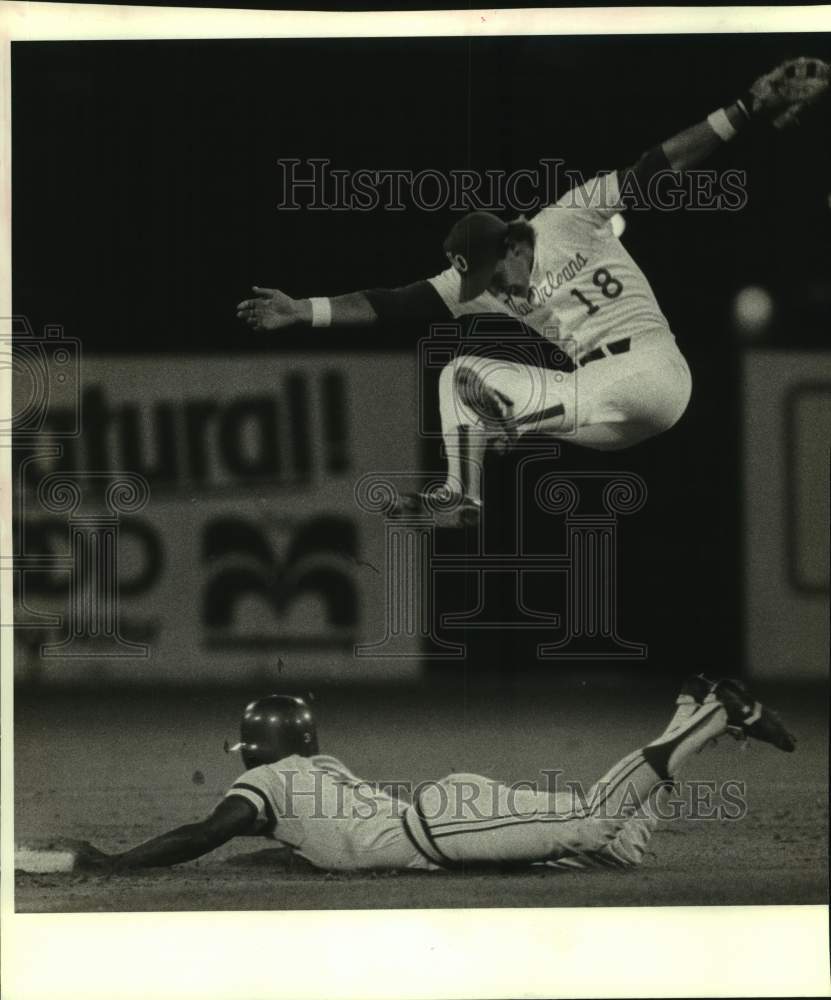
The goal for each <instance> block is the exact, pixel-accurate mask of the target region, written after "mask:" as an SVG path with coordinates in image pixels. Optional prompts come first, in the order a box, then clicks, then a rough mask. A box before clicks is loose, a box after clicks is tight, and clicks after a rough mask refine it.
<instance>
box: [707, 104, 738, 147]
mask: <svg viewBox="0 0 831 1000" xmlns="http://www.w3.org/2000/svg"><path fill="white" fill-rule="evenodd" d="M707 124H708V125H709V126H710V128H711V129H712V130H713V131H714V132H715V133H716V135H717V136H718V137H719V139H721V141H722V142H729V141H730V140H731V139H732V138H733V136H734V135H736V134H737V133H736V129H735V128H733V126H732V124H731V123H730V119H729V118H728V117H727V112H726V111H725V110H724V108H719V109H718V111H714V112H713V113H712V114H711V115H707Z"/></svg>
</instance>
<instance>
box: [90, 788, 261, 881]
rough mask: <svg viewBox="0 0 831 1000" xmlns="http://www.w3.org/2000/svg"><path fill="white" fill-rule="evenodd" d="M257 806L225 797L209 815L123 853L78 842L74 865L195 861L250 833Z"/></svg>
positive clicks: (105, 869)
mask: <svg viewBox="0 0 831 1000" xmlns="http://www.w3.org/2000/svg"><path fill="white" fill-rule="evenodd" d="M256 820H257V809H256V807H255V806H254V805H252V804H251V802H249V801H248V800H247V799H244V798H242V797H241V796H239V795H230V796H228V797H227V798H224V799H223V800H222V801H221V802H220V803H219V805H218V806H217V807H216V809H214V811H213V812H212V813H211V815H210V816H208V817H207V819H204V820H202V821H201V822H200V823H188V824H187V825H186V826H180V827H177V828H176V829H175V830H170V831H168V832H167V833H163V834H162V835H161V836H159V837H154V838H153V839H152V840H148V841H146V842H145V843H144V844H139V846H138V847H134V848H133V849H132V850H129V851H125V852H124V853H123V854H104V853H103V852H102V851H99V850H97V849H96V848H94V847H92V846H91V845H90V844H83V843H78V844H77V845H75V866H76V869H78V870H81V871H90V872H101V873H102V874H103V873H107V874H111V873H115V872H122V871H129V870H131V869H134V868H163V867H167V866H168V865H178V864H181V863H182V862H183V861H192V860H193V859H194V858H199V857H201V856H202V855H203V854H208V853H209V852H210V851H213V850H216V848H217V847H220V846H221V845H222V844H224V843H226V842H227V841H229V840H231V838H232V837H239V836H244V835H245V834H248V833H251V832H252V831H253V829H254V827H255V825H256Z"/></svg>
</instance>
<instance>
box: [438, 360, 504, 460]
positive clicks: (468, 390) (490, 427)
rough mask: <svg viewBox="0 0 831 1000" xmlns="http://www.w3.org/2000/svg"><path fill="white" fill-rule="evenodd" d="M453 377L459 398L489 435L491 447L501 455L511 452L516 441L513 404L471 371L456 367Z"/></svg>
mask: <svg viewBox="0 0 831 1000" xmlns="http://www.w3.org/2000/svg"><path fill="white" fill-rule="evenodd" d="M454 378H455V382H456V392H457V393H458V395H459V399H460V400H461V402H462V403H463V404H464V405H465V406H467V407H469V408H470V409H471V410H473V412H474V413H475V414H476V416H477V417H479V419H480V420H481V421H482V424H483V426H484V427H485V429H486V430H487V431H489V432H491V433H492V435H493V445H494V448H495V449H496V450H497V451H499V452H502V453H503V454H504V453H505V452H506V451H510V449H511V448H513V447H514V445H515V444H516V442H517V438H518V434H517V429H516V423H515V422H514V419H513V417H514V404H513V401H512V400H511V399H509V398H508V397H507V396H506V395H505V394H504V393H501V392H500V391H499V390H498V389H494V388H492V387H491V386H489V385H488V384H487V382H486V381H485V380H484V379H483V378H482V377H481V376H480V375H479V374H478V373H477V372H476V371H475V370H474V369H473V368H468V367H466V366H463V367H459V368H457V369H456V372H455V375H454Z"/></svg>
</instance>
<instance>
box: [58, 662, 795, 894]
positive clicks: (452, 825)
mask: <svg viewBox="0 0 831 1000" xmlns="http://www.w3.org/2000/svg"><path fill="white" fill-rule="evenodd" d="M728 732H729V733H731V734H732V735H734V736H736V737H737V738H738V739H742V740H746V739H754V740H760V741H762V742H766V743H771V744H773V746H775V747H777V748H779V749H780V750H783V751H786V752H791V751H792V750H793V749H794V746H795V741H794V738H793V737H792V736H791V735H790V733H788V732H787V730H786V729H785V728H784V726H783V725H782V723H781V721H780V720H779V718H778V716H777V715H776V714H775V713H773V712H771V711H770V710H769V709H767V708H765V707H764V706H763V705H761V704H760V703H759V702H757V701H755V700H754V699H753V697H752V696H751V695H750V694H749V693H748V691H747V690H746V688H745V687H744V686H743V685H742V684H741V683H739V682H737V681H730V680H722V681H718V682H712V681H708V680H707V679H706V678H704V677H702V676H696V677H692V678H689V679H688V680H687V681H686V682H685V683H684V685H683V687H682V690H681V693H680V695H679V696H678V698H677V700H676V707H675V711H674V713H673V715H672V718H671V719H670V722H669V724H668V725H667V727H666V729H665V730H664V731H663V732H662V733H661V734H660V735H659V736H658V737H657V739H655V740H653V741H652V742H651V743H649V744H648V745H647V746H645V747H643V748H642V749H639V750H635V751H634V752H633V753H630V754H628V755H627V756H626V757H624V758H623V759H622V760H620V761H618V762H617V763H616V764H615V765H614V766H613V767H612V768H611V769H610V770H609V771H608V772H607V773H606V774H605V775H604V776H603V777H602V778H601V779H600V781H599V782H597V784H596V785H594V786H593V787H592V788H591V789H590V791H589V793H588V795H587V796H585V797H580V796H579V795H577V796H576V797H575V795H574V794H573V790H569V791H555V792H551V791H548V790H542V791H540V790H538V789H535V788H528V787H518V786H508V785H505V784H502V783H500V782H498V781H492V780H490V779H488V778H485V777H483V776H482V775H476V774H451V775H449V776H448V777H446V778H443V779H442V780H441V781H437V782H427V783H422V784H421V785H419V786H418V787H417V789H416V791H415V793H414V794H413V796H412V801H409V802H406V801H404V798H403V797H396V796H394V795H392V794H390V793H389V792H388V791H385V790H384V788H383V787H382V786H378V785H376V784H371V783H369V782H367V781H362V780H361V779H360V778H357V777H356V776H355V775H354V774H353V773H352V772H351V771H350V770H349V768H348V767H346V765H345V764H343V763H342V762H341V761H340V760H338V759H337V758H336V757H330V756H327V755H325V754H321V753H319V751H318V741H317V731H316V726H315V721H314V718H313V715H312V711H311V709H310V707H309V705H308V704H307V703H306V702H305V701H304V700H303V699H302V698H297V697H293V696H288V695H269V696H267V697H265V698H260V699H258V700H257V701H254V702H252V703H251V704H250V705H248V707H247V708H246V710H245V714H244V715H243V718H242V723H241V733H240V735H241V741H240V742H239V743H238V744H237V745H236V746H235V747H234V748H233V749H234V750H239V751H240V752H241V754H242V760H243V762H244V764H245V767H246V768H247V770H246V771H245V773H244V774H242V775H241V776H240V777H239V778H238V779H237V780H236V781H235V782H234V783H233V784H232V785H231V787H230V788H229V789H228V791H227V793H226V795H225V797H224V798H223V799H222V800H221V801H220V802H219V804H218V805H217V807H216V808H215V809H214V810H213V812H212V813H211V814H210V816H208V817H207V819H204V820H202V821H201V822H198V823H191V824H188V825H186V826H182V827H179V828H177V829H175V830H171V831H170V832H169V833H164V834H162V835H161V836H159V837H156V838H154V839H153V840H149V841H147V842H146V843H144V844H141V845H140V846H138V847H135V848H133V849H132V850H128V851H126V852H124V853H122V854H111V855H107V854H104V853H103V852H101V851H99V850H97V849H96V848H94V847H92V846H91V845H90V844H88V843H86V842H78V841H76V842H73V844H74V856H75V869H76V870H81V871H90V872H101V873H109V874H114V873H118V872H128V871H131V870H133V869H138V868H153V867H159V866H167V865H174V864H178V863H179V862H184V861H190V860H192V859H194V858H198V857H200V856H201V855H204V854H207V853H208V852H209V851H212V850H214V849H215V848H217V847H219V846H220V845H221V844H224V843H225V842H226V841H228V840H230V839H231V838H232V837H240V836H262V837H267V838H270V839H271V840H273V841H278V842H280V843H281V844H282V845H284V846H286V847H288V848H289V849H290V850H291V851H292V852H293V853H294V854H295V855H297V856H299V857H301V858H303V859H305V860H306V861H307V862H310V863H311V864H312V865H313V866H315V867H317V868H320V869H324V870H327V871H356V870H361V869H363V870H367V869H369V870H383V869H388V870H389V869H398V870H404V869H422V870H441V869H448V870H454V869H463V868H464V867H465V866H475V867H482V866H494V867H496V868H498V867H504V866H512V867H513V866H520V867H522V866H528V865H535V864H543V865H548V866H551V867H557V868H587V867H614V868H628V867H634V866H637V865H639V864H640V863H641V861H642V860H643V856H644V852H645V849H646V846H647V844H648V842H649V839H650V836H651V834H652V831H653V830H654V829H655V827H656V825H657V822H658V818H659V817H660V815H661V808H662V807H661V797H662V796H664V797H666V796H668V795H669V793H670V788H671V785H672V782H673V780H674V779H675V777H676V775H677V774H678V771H679V768H681V767H682V765H683V764H684V763H685V762H686V761H687V759H688V758H689V757H690V755H691V754H693V753H695V752H696V751H700V750H701V749H702V748H703V747H704V746H705V745H706V744H708V743H710V742H711V741H714V740H716V739H717V738H718V737H720V736H722V735H724V734H726V733H728ZM664 815H665V814H664Z"/></svg>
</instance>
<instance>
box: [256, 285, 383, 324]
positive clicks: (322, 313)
mask: <svg viewBox="0 0 831 1000" xmlns="http://www.w3.org/2000/svg"><path fill="white" fill-rule="evenodd" d="M252 291H253V292H254V298H253V299H243V301H242V302H240V303H239V304H238V305H237V318H238V319H241V320H242V321H243V322H245V323H247V324H248V325H249V326H250V327H251V328H252V329H254V330H283V329H286V328H288V327H292V326H330V325H332V324H337V325H338V326H371V325H372V324H373V323H375V321H376V320H377V319H378V316H377V313H376V312H375V310H374V309H373V308H372V305H371V303H370V301H369V299H368V298H367V297H366V295H364V293H363V292H350V293H349V294H348V295H336V296H334V297H333V298H329V299H292V298H290V297H289V296H288V295H286V294H285V293H284V292H281V291H280V290H279V288H261V287H260V286H259V285H254V286H253V288H252Z"/></svg>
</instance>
